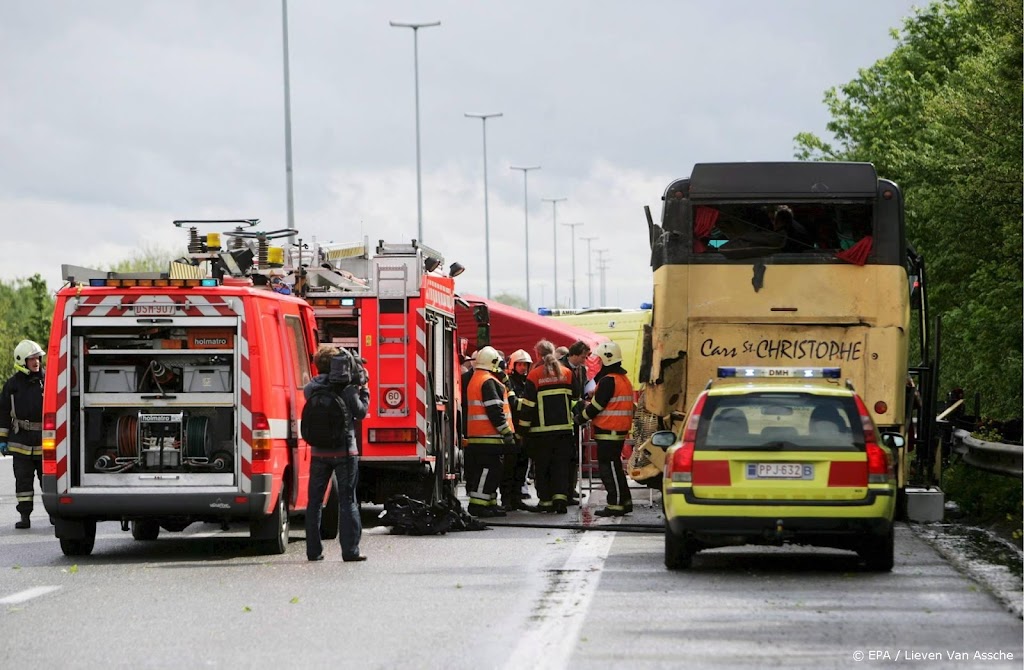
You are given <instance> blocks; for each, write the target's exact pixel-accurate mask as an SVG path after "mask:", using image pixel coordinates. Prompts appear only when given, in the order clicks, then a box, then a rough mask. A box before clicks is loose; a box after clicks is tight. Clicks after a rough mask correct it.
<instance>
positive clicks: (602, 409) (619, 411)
mask: <svg viewBox="0 0 1024 670" xmlns="http://www.w3.org/2000/svg"><path fill="white" fill-rule="evenodd" d="M634 407H635V403H634V400H633V385H632V384H631V383H630V382H629V377H627V376H626V372H625V370H623V369H622V367H621V366H618V365H617V366H614V367H611V368H605V369H603V370H602V371H601V374H599V375H598V380H597V388H596V389H595V390H594V398H593V400H592V401H591V402H590V404H589V405H587V407H586V409H584V410H583V417H584V418H585V419H587V420H589V421H591V423H592V425H593V427H594V439H595V440H624V439H626V437H627V436H628V435H629V429H630V428H632V426H633V409H634Z"/></svg>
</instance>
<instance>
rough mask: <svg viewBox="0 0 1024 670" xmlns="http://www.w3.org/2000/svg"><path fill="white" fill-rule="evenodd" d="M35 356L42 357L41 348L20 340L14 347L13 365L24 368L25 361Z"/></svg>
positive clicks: (31, 342)
mask: <svg viewBox="0 0 1024 670" xmlns="http://www.w3.org/2000/svg"><path fill="white" fill-rule="evenodd" d="M36 356H39V357H42V356H43V348H42V347H40V346H39V345H38V344H36V343H35V342H33V341H32V340H22V341H21V342H18V346H16V347H14V364H15V365H19V366H21V367H25V361H27V360H28V359H30V358H35V357H36Z"/></svg>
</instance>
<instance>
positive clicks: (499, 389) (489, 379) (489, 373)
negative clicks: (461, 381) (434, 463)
mask: <svg viewBox="0 0 1024 670" xmlns="http://www.w3.org/2000/svg"><path fill="white" fill-rule="evenodd" d="M500 365H501V356H500V355H499V354H498V352H497V351H496V350H495V349H494V347H484V348H482V349H480V351H478V352H476V357H475V358H474V359H473V376H472V377H471V378H470V380H469V384H468V385H467V388H466V454H465V465H466V491H467V493H468V494H469V505H468V506H467V508H468V510H469V513H470V514H472V515H473V516H478V517H494V516H505V511H504V510H502V509H500V508H499V507H498V494H497V492H498V485H499V484H500V483H501V477H502V454H504V453H506V452H508V453H512V452H514V450H515V447H516V441H515V432H514V429H513V428H512V412H511V409H510V408H509V404H508V390H507V389H506V388H505V385H504V384H503V383H502V382H501V380H500V378H499V377H498V370H499V369H500Z"/></svg>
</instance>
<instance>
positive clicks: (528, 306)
mask: <svg viewBox="0 0 1024 670" xmlns="http://www.w3.org/2000/svg"><path fill="white" fill-rule="evenodd" d="M511 168H512V169H513V170H522V171H523V223H524V225H525V227H526V309H532V308H533V305H532V303H531V302H530V205H529V201H528V200H527V197H526V175H527V174H528V173H529V172H530V170H539V169H540V166H539V165H529V166H521V167H517V166H515V165H513V166H511Z"/></svg>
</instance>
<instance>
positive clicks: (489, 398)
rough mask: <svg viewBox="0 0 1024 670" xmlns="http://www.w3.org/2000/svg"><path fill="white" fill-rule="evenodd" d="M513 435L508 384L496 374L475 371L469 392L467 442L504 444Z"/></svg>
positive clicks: (467, 390)
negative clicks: (506, 386) (507, 437)
mask: <svg viewBox="0 0 1024 670" xmlns="http://www.w3.org/2000/svg"><path fill="white" fill-rule="evenodd" d="M513 433H514V430H513V428H512V413H511V411H510V410H509V406H508V396H507V395H506V388H505V385H504V384H502V383H501V381H500V380H499V379H498V378H497V377H496V376H495V375H494V373H492V372H488V371H487V370H475V371H474V372H473V377H472V378H471V379H470V380H469V387H468V388H467V389H466V442H468V443H469V444H502V443H503V440H502V438H503V436H505V435H512V434H513Z"/></svg>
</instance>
